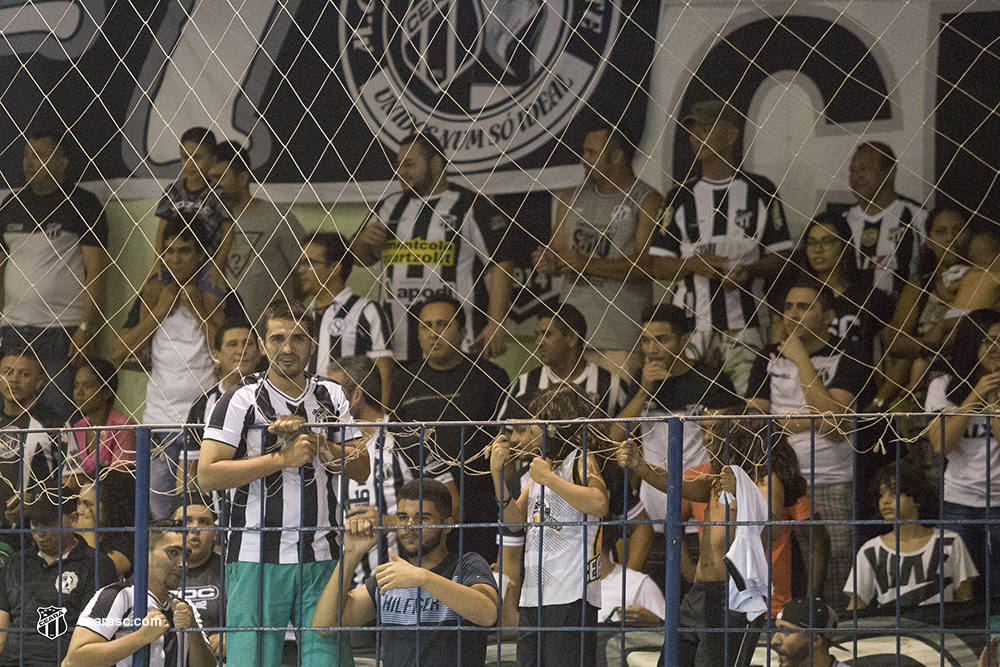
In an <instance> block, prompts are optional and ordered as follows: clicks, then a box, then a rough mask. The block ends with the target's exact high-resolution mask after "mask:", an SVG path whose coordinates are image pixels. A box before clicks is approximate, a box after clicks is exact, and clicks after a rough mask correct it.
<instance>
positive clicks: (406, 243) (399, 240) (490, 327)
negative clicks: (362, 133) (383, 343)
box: [351, 133, 514, 363]
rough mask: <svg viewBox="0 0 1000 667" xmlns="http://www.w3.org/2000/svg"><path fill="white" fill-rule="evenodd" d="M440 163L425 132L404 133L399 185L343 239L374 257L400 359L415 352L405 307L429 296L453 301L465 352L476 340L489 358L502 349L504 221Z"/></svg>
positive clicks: (507, 282) (507, 287) (506, 271)
mask: <svg viewBox="0 0 1000 667" xmlns="http://www.w3.org/2000/svg"><path fill="white" fill-rule="evenodd" d="M447 163H448V161H447V159H446V158H445V156H444V152H443V151H442V149H441V144H440V143H438V141H437V139H435V138H434V137H433V136H431V135H429V134H426V133H417V134H414V135H411V136H410V137H408V138H406V139H404V140H403V141H402V142H401V143H400V146H399V160H398V162H397V164H396V173H397V175H398V176H399V182H400V184H401V185H402V186H403V191H402V192H399V193H396V194H393V195H390V196H388V197H386V198H385V199H383V200H382V201H381V202H379V204H378V206H376V208H375V212H374V213H373V214H372V216H371V217H370V218H369V219H368V221H367V222H366V223H365V224H364V226H363V227H362V228H361V229H360V230H359V232H358V234H357V235H356V236H355V237H354V240H353V243H352V246H351V250H352V251H353V252H354V254H355V255H356V256H357V257H358V259H359V260H360V261H361V262H362V263H363V264H364V265H365V266H371V265H373V264H375V263H376V262H381V263H382V271H381V273H378V274H376V275H380V276H381V279H382V284H383V291H382V303H383V305H385V306H386V309H387V311H388V314H389V317H390V319H391V324H392V327H393V331H392V333H393V337H392V339H393V349H394V351H395V358H396V360H397V361H399V362H400V363H406V362H412V361H420V359H421V357H422V354H421V349H420V342H419V341H418V340H417V327H416V323H415V321H414V320H413V319H412V318H411V317H409V316H408V312H409V310H410V307H411V306H412V305H413V304H414V303H415V302H417V301H422V300H426V299H429V298H433V297H436V296H444V295H452V294H456V295H458V298H459V299H460V300H461V302H462V308H463V309H464V310H465V315H466V317H465V319H466V328H465V338H464V340H463V344H462V347H463V349H464V350H465V351H470V350H471V349H472V348H473V347H476V348H477V349H481V350H482V352H483V354H484V355H485V356H486V357H487V358H492V357H497V356H500V355H501V354H503V353H504V352H505V351H506V349H507V340H506V338H507V334H506V333H505V332H504V330H503V328H502V324H503V321H504V318H505V317H507V310H508V308H509V307H510V292H511V285H512V284H513V279H512V275H513V273H512V272H513V270H514V262H513V259H512V258H510V257H509V256H508V254H507V251H506V249H505V247H504V245H503V244H502V243H501V242H500V241H501V240H502V239H501V236H502V235H503V232H504V231H505V230H506V228H507V226H508V224H509V220H508V219H506V218H505V217H504V216H503V214H502V213H501V212H500V211H499V210H498V209H497V208H496V207H495V206H494V205H493V204H492V202H490V201H489V199H487V198H486V197H481V196H478V195H477V194H476V193H474V192H472V191H471V190H467V189H465V188H462V187H459V186H457V185H453V184H451V183H449V182H448V177H447V175H446V174H445V168H446V167H447ZM473 339H475V343H474V345H473Z"/></svg>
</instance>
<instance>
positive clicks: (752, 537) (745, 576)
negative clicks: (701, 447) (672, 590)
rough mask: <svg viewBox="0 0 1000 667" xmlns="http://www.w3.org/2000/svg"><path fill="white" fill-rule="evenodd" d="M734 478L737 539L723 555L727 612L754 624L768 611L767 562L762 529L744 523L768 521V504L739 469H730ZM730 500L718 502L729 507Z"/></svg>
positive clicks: (727, 496)
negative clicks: (726, 576)
mask: <svg viewBox="0 0 1000 667" xmlns="http://www.w3.org/2000/svg"><path fill="white" fill-rule="evenodd" d="M730 467H731V468H732V470H733V474H734V475H736V506H737V512H738V514H737V517H736V518H737V521H739V522H740V524H741V525H738V526H737V527H736V537H735V538H734V539H733V543H732V545H731V546H730V547H729V551H727V552H726V559H725V562H726V570H727V571H728V572H729V575H730V576H729V608H730V609H731V610H733V611H736V612H742V613H744V614H746V615H747V620H750V621H752V620H754V619H755V618H757V617H758V616H760V615H761V614H763V613H764V612H765V611H767V598H768V596H770V594H771V587H770V586H769V585H768V565H769V564H768V562H767V555H766V554H765V553H764V545H763V544H762V543H761V541H760V534H761V531H762V530H763V529H764V526H763V525H745V524H742V522H744V521H767V519H768V518H769V517H768V512H767V500H766V499H765V498H764V494H763V493H761V490H760V489H759V488H757V485H756V484H754V483H753V480H751V479H750V476H749V475H747V474H746V472H745V471H744V470H743V469H742V468H740V467H739V466H730ZM732 500H733V497H732V495H731V494H729V493H726V492H723V493H722V495H721V496H720V497H719V501H720V502H724V503H730V502H732Z"/></svg>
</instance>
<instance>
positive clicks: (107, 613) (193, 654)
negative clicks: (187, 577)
mask: <svg viewBox="0 0 1000 667" xmlns="http://www.w3.org/2000/svg"><path fill="white" fill-rule="evenodd" d="M182 526H183V524H182V523H181V522H180V521H175V520H173V519H158V520H156V521H153V522H152V523H150V526H149V583H148V585H149V588H148V591H147V600H146V606H147V607H148V609H149V611H148V612H147V613H146V616H145V617H144V618H135V617H134V616H133V610H134V609H135V586H134V585H133V584H131V583H129V582H120V583H115V584H111V585H109V586H105V587H104V588H102V589H101V590H99V591H97V593H96V594H95V595H94V597H92V598H91V599H90V603H89V604H87V607H86V608H85V609H84V610H83V612H82V613H81V614H80V618H79V619H77V622H76V630H74V631H73V638H72V639H70V642H69V650H68V651H67V653H66V659H65V660H63V663H62V664H63V667H111V666H112V665H114V664H116V663H117V664H118V665H119V667H131V666H132V655H133V654H134V653H135V652H136V651H138V650H139V649H141V648H143V647H144V646H149V648H150V651H149V667H211V666H212V665H214V664H215V654H214V653H212V649H211V647H210V646H209V645H208V638H206V637H205V633H204V632H202V631H200V628H201V617H200V616H199V615H198V612H197V611H196V610H194V609H192V608H191V605H189V604H188V603H186V602H183V601H182V600H178V599H177V598H175V597H173V596H172V595H171V594H170V589H172V588H177V586H178V585H179V584H180V583H181V579H182V578H183V575H184V534H183V533H182V532H181V530H182ZM195 628H198V629H199V630H198V631H197V632H178V631H177V630H184V629H190V630H194V629H195Z"/></svg>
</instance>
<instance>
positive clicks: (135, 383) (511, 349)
mask: <svg viewBox="0 0 1000 667" xmlns="http://www.w3.org/2000/svg"><path fill="white" fill-rule="evenodd" d="M279 208H283V206H281V205H279ZM155 209H156V200H153V199H139V200H124V201H123V200H119V199H112V200H111V201H109V202H108V205H107V208H106V213H107V216H108V226H109V228H110V233H109V248H108V250H109V253H110V254H111V262H112V267H111V273H110V275H109V276H108V298H107V312H108V313H109V319H110V321H111V325H112V327H113V328H114V330H115V331H119V330H120V329H121V327H122V324H124V322H125V316H126V315H127V314H128V310H129V308H130V307H131V305H132V302H133V301H134V300H135V296H136V294H137V293H138V291H139V288H140V287H141V286H142V283H143V281H144V280H145V279H146V276H147V274H148V272H149V269H150V267H152V265H153V257H154V253H153V243H154V240H155V238H156V227H157V218H156V216H155V215H154V211H155ZM368 211H369V209H368V207H367V206H365V205H364V204H338V205H329V206H327V205H323V204H295V205H293V206H292V212H293V213H294V214H295V216H296V217H297V218H298V219H299V222H301V223H302V226H303V227H305V229H306V231H314V230H317V229H324V230H330V231H333V230H336V231H339V232H341V233H342V234H352V233H354V231H355V230H356V229H357V228H358V226H359V225H360V224H361V223H362V222H363V221H364V219H365V218H366V217H367V215H368ZM348 284H349V285H350V287H351V288H352V289H353V290H354V291H355V292H356V293H360V294H368V293H370V292H371V290H372V288H373V286H374V284H375V276H374V274H373V273H372V272H371V271H370V270H369V269H368V268H367V267H356V268H355V269H354V272H353V273H352V274H351V278H350V279H349V280H348ZM112 340H113V339H112V337H111V334H110V332H107V331H105V332H103V334H102V336H101V338H100V343H101V345H100V349H101V350H102V352H103V353H104V354H105V355H107V356H109V355H110V347H111V341H112ZM532 347H533V346H532V341H531V339H530V338H528V337H524V336H521V337H518V338H513V339H511V340H510V341H509V343H508V351H507V354H505V355H504V356H503V357H500V358H499V359H497V360H495V361H497V363H499V364H500V365H501V366H503V367H504V368H505V369H507V372H508V373H509V374H510V375H511V377H514V376H515V375H517V374H518V373H522V372H524V370H527V369H528V368H529V367H531V366H535V365H537V362H534V361H533V360H532V359H531V350H532ZM146 382H147V376H146V375H145V374H144V373H138V372H135V371H122V372H121V374H120V385H119V390H118V398H119V402H120V404H121V407H122V408H124V410H125V411H126V413H127V414H131V415H132V416H133V417H134V418H135V420H136V421H140V420H141V418H142V407H143V402H144V400H145V393H146Z"/></svg>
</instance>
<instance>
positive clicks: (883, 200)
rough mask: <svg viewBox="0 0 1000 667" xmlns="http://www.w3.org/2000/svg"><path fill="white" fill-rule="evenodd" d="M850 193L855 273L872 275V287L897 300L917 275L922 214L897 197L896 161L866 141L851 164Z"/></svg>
mask: <svg viewBox="0 0 1000 667" xmlns="http://www.w3.org/2000/svg"><path fill="white" fill-rule="evenodd" d="M850 183H851V191H852V192H853V193H854V196H855V197H856V198H857V200H858V203H857V204H855V205H854V206H853V207H851V209H850V210H849V211H847V224H848V225H849V226H850V228H851V234H852V236H853V239H852V240H853V241H854V249H855V251H856V253H857V259H858V268H859V269H874V271H875V287H877V288H878V289H880V290H882V291H883V292H885V293H887V294H899V293H900V292H901V291H902V289H903V284H904V282H905V281H906V279H907V278H908V277H910V276H911V275H914V274H915V273H916V271H917V261H918V260H919V259H920V249H921V246H922V244H923V242H924V239H925V237H926V228H925V227H926V225H927V211H925V210H924V209H923V208H921V206H920V204H918V203H917V202H915V201H913V200H912V199H909V198H907V197H903V196H900V195H899V194H897V193H896V155H895V154H894V153H893V152H892V149H891V148H889V147H888V146H887V145H885V144H883V143H881V142H877V141H871V142H867V143H864V144H861V145H860V146H858V148H857V150H856V151H854V157H853V158H851V167H850Z"/></svg>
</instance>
